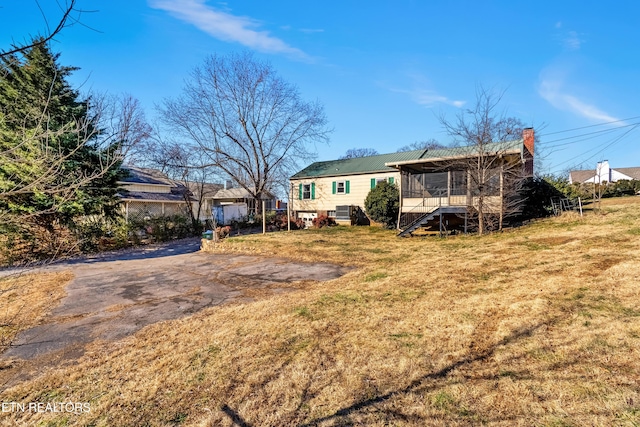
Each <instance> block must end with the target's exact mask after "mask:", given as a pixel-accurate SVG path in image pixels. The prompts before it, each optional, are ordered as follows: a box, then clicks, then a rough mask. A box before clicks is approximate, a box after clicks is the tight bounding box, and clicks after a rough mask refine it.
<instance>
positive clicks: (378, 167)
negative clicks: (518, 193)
mask: <svg viewBox="0 0 640 427" xmlns="http://www.w3.org/2000/svg"><path fill="white" fill-rule="evenodd" d="M523 147H524V145H523V140H522V139H517V140H514V141H505V142H494V143H491V144H486V145H485V146H484V147H483V151H484V152H485V153H487V154H492V153H498V152H514V153H522V150H523ZM476 153H477V147H476V146H468V147H450V148H436V149H428V150H415V151H405V152H400V153H390V154H378V155H376V156H367V157H358V158H354V159H342V160H329V161H325V162H315V163H312V164H311V165H309V166H307V167H306V168H304V169H302V170H301V171H300V172H298V173H296V174H295V175H293V176H292V177H291V179H299V178H310V177H329V176H342V175H358V174H367V173H380V172H394V171H396V170H397V169H395V168H394V167H392V166H387V165H393V164H406V163H411V162H413V161H415V162H429V161H437V160H443V159H447V158H460V157H465V156H471V155H475V154H476Z"/></svg>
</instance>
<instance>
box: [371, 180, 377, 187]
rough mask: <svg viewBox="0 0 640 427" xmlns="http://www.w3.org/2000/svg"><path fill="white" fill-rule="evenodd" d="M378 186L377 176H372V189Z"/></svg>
mask: <svg viewBox="0 0 640 427" xmlns="http://www.w3.org/2000/svg"><path fill="white" fill-rule="evenodd" d="M374 188H376V179H375V178H371V189H374Z"/></svg>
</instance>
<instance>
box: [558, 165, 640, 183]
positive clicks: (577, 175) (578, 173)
mask: <svg viewBox="0 0 640 427" xmlns="http://www.w3.org/2000/svg"><path fill="white" fill-rule="evenodd" d="M611 170H614V171H617V172H620V173H622V174H625V175H627V176H628V177H630V178H631V179H637V180H640V167H633V168H611ZM595 175H596V171H595V169H587V170H575V171H570V172H569V178H570V179H571V182H585V181H587V180H589V179H591V178H593V177H594V176H595Z"/></svg>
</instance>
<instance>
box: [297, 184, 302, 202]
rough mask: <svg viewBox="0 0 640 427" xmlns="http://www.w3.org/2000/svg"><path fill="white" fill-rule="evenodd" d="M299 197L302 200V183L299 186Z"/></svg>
mask: <svg viewBox="0 0 640 427" xmlns="http://www.w3.org/2000/svg"><path fill="white" fill-rule="evenodd" d="M298 199H300V200H302V184H300V185H299V186H298Z"/></svg>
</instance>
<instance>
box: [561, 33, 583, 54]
mask: <svg viewBox="0 0 640 427" xmlns="http://www.w3.org/2000/svg"><path fill="white" fill-rule="evenodd" d="M583 41H584V40H582V39H581V38H580V37H579V36H578V33H577V32H575V31H569V32H568V33H567V35H566V36H565V37H564V39H563V44H564V47H566V48H567V49H569V50H578V49H580V47H581V46H582V42H583Z"/></svg>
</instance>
